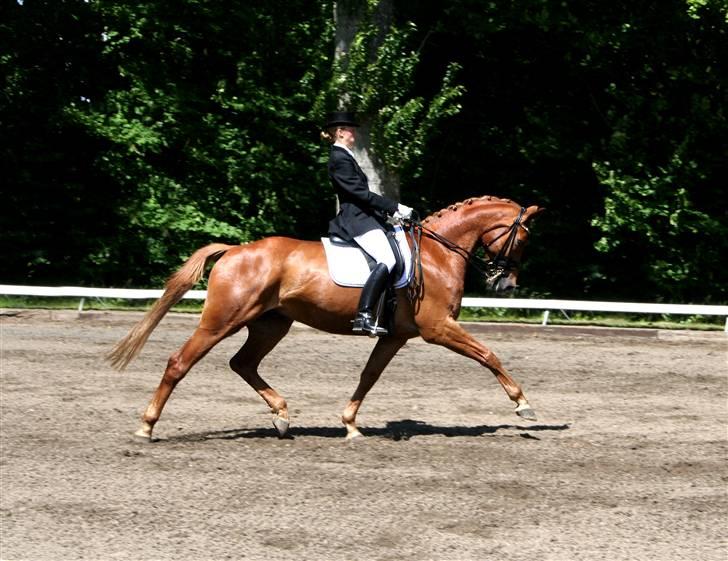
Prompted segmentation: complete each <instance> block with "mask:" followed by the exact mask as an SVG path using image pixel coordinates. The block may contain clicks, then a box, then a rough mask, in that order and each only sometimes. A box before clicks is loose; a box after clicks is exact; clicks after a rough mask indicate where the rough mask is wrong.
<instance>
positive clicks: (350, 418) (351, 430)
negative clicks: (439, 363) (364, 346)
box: [341, 337, 407, 440]
mask: <svg viewBox="0 0 728 561" xmlns="http://www.w3.org/2000/svg"><path fill="white" fill-rule="evenodd" d="M406 341H407V339H397V338H395V337H382V338H380V339H379V340H378V341H377V344H376V346H375V347H374V350H373V351H372V354H371V355H369V360H368V361H367V365H366V366H365V367H364V370H363V371H362V373H361V378H360V379H359V385H358V386H357V388H356V390H355V391H354V395H352V396H351V399H350V400H349V403H348V405H347V406H346V409H344V414H343V415H342V416H341V421H342V422H343V423H344V425H345V426H346V439H347V440H351V439H352V438H356V437H358V436H362V434H361V433H360V432H359V429H358V428H357V427H356V414H357V413H358V411H359V407H361V403H362V401H364V398H365V397H366V395H367V393H369V390H371V389H372V387H373V386H374V384H376V382H377V380H379V376H380V374H381V373H382V372H383V371H384V369H385V368H386V367H387V365H388V364H389V361H390V360H392V358H393V357H394V355H396V354H397V351H399V349H401V348H402V345H404V344H405V342H406Z"/></svg>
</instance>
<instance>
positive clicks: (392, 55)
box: [320, 0, 463, 200]
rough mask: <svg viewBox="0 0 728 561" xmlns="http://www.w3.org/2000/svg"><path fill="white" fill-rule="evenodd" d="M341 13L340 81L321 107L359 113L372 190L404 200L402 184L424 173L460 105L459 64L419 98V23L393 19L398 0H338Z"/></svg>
mask: <svg viewBox="0 0 728 561" xmlns="http://www.w3.org/2000/svg"><path fill="white" fill-rule="evenodd" d="M334 10H335V17H334V20H335V23H336V33H335V56H334V69H333V78H332V80H331V82H330V83H329V87H328V89H327V90H326V91H324V93H323V96H322V97H321V100H320V106H321V107H322V110H323V109H324V108H325V107H335V106H336V107H338V108H339V109H348V110H353V111H356V112H357V113H358V115H359V118H360V120H361V127H360V130H359V134H358V136H359V141H358V143H357V146H356V147H355V155H356V156H357V159H358V160H359V161H360V163H361V164H362V166H363V169H364V170H365V172H366V173H367V175H368V177H369V183H370V187H371V188H372V189H373V190H374V191H377V192H379V193H382V194H385V195H387V196H389V197H390V198H393V199H395V200H399V198H400V185H401V183H402V181H403V180H404V181H405V182H408V181H411V180H412V179H414V178H416V177H417V176H419V174H420V173H421V170H422V158H423V156H424V153H425V147H426V144H427V142H428V140H429V138H430V136H431V135H432V134H433V132H434V131H435V130H436V129H437V127H438V126H439V125H440V123H441V122H442V121H443V120H444V119H446V118H447V117H450V116H452V115H455V114H457V112H458V111H459V110H460V105H459V104H458V100H459V98H460V97H461V95H462V93H463V88H462V86H460V85H458V84H456V83H455V74H456V72H457V69H458V67H457V65H455V64H449V65H447V67H446V69H445V72H444V76H443V79H442V84H441V87H440V88H439V90H438V91H436V92H435V93H434V94H433V95H432V96H431V97H430V98H429V99H427V98H425V97H424V96H423V95H418V93H417V91H416V84H415V72H416V69H417V67H418V65H419V63H420V55H419V53H418V52H417V51H415V50H413V49H412V46H411V45H412V39H413V32H414V30H415V26H414V24H412V23H411V22H407V23H405V24H403V25H401V26H396V25H395V24H394V7H393V4H392V2H391V0H379V1H376V2H367V1H365V0H338V1H337V2H335V5H334ZM322 112H323V111H322Z"/></svg>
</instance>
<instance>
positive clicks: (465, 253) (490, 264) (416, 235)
mask: <svg viewBox="0 0 728 561" xmlns="http://www.w3.org/2000/svg"><path fill="white" fill-rule="evenodd" d="M525 212H526V209H525V208H524V207H521V211H520V212H519V213H518V216H517V217H516V219H515V220H514V221H513V224H511V225H510V226H509V227H508V229H507V230H505V231H504V232H502V233H501V234H499V235H498V236H497V237H496V238H495V239H494V240H491V241H490V242H488V244H487V245H486V246H485V247H486V249H487V248H489V247H490V246H491V245H493V244H494V243H495V242H497V241H498V240H499V239H501V238H502V237H503V236H505V235H508V239H507V240H506V243H504V244H503V247H501V249H500V251H499V252H498V254H497V255H496V256H495V257H494V258H493V259H490V260H487V259H483V258H482V257H478V256H477V255H475V254H474V253H473V252H472V251H469V250H467V249H465V248H464V247H462V246H460V245H458V244H456V243H455V242H453V241H451V240H449V239H447V238H446V237H445V236H443V235H441V234H438V233H437V232H435V231H434V230H431V229H430V228H427V227H426V226H424V225H423V224H422V223H421V222H420V221H419V220H409V219H408V220H406V221H405V223H406V224H408V225H409V228H408V230H407V234H408V235H409V237H410V239H411V240H412V249H413V254H414V261H415V267H414V271H413V273H414V274H413V278H412V281H411V283H410V285H409V289H408V296H409V298H410V300H412V301H415V300H416V299H418V298H419V297H421V295H422V292H423V290H424V277H423V275H422V257H421V255H420V241H421V239H422V233H423V232H425V233H426V234H427V236H428V237H430V238H432V239H434V240H435V241H437V242H438V243H440V244H442V245H443V246H445V247H446V248H447V249H449V250H450V251H453V252H455V253H457V254H458V255H460V256H461V257H462V258H463V259H465V261H466V262H467V263H468V264H469V265H472V266H473V268H475V269H476V270H477V271H478V272H479V273H480V274H482V275H484V276H485V277H486V278H487V279H488V280H490V281H495V279H497V278H498V277H500V276H502V275H503V273H505V272H506V271H510V270H512V269H515V268H517V267H518V265H519V263H518V262H517V261H515V260H514V259H511V258H510V252H511V249H512V247H513V244H514V243H515V241H516V236H517V235H518V228H523V229H524V230H525V231H526V232H528V228H526V226H524V225H523V223H522V220H523V215H524V214H525Z"/></svg>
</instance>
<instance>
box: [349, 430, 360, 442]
mask: <svg viewBox="0 0 728 561" xmlns="http://www.w3.org/2000/svg"><path fill="white" fill-rule="evenodd" d="M360 438H364V435H363V434H362V433H360V432H359V431H358V430H353V431H351V432H348V433H346V441H347V442H353V441H354V440H359V439H360Z"/></svg>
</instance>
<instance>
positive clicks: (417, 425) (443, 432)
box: [160, 419, 570, 442]
mask: <svg viewBox="0 0 728 561" xmlns="http://www.w3.org/2000/svg"><path fill="white" fill-rule="evenodd" d="M569 428H570V426H569V425H568V424H563V425H477V426H472V427H465V426H437V425H431V424H429V423H426V422H424V421H417V420H413V419H403V420H401V421H389V422H388V423H387V425H386V426H385V427H365V428H362V429H361V431H362V433H363V434H364V436H378V437H380V438H385V439H388V440H395V441H398V440H409V439H410V438H413V437H417V436H447V437H475V436H486V435H494V434H495V433H497V432H498V431H509V432H510V434H507V435H503V436H510V437H513V436H515V437H520V438H527V439H531V440H540V438H539V437H537V436H534V435H533V434H531V433H534V432H543V431H562V430H568V429H569ZM514 433H515V434H514ZM299 436H301V437H304V436H313V437H319V438H343V437H345V436H346V429H345V428H344V427H341V428H339V427H306V426H303V427H292V428H291V429H290V430H289V431H288V434H287V435H286V436H285V438H287V439H295V438H296V437H299ZM244 438H278V433H277V432H276V430H275V429H274V428H273V427H271V428H255V429H232V430H223V431H213V432H201V433H194V434H187V435H179V436H173V437H169V438H162V439H160V440H163V441H167V442H195V441H204V440H238V439H244Z"/></svg>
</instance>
